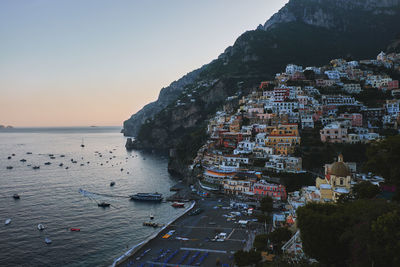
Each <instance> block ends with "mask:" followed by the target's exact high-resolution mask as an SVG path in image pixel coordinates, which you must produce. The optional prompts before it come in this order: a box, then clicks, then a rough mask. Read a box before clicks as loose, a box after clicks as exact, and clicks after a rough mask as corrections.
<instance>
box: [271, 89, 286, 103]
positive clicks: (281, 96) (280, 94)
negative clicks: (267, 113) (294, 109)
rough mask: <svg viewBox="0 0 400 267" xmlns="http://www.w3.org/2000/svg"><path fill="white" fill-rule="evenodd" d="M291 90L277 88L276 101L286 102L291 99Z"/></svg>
mask: <svg viewBox="0 0 400 267" xmlns="http://www.w3.org/2000/svg"><path fill="white" fill-rule="evenodd" d="M289 94H290V89H289V88H275V89H274V99H275V101H285V100H286V99H287V98H289Z"/></svg>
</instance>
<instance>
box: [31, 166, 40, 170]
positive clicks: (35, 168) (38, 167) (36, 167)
mask: <svg viewBox="0 0 400 267" xmlns="http://www.w3.org/2000/svg"><path fill="white" fill-rule="evenodd" d="M32 169H34V170H38V169H40V166H33V167H32Z"/></svg>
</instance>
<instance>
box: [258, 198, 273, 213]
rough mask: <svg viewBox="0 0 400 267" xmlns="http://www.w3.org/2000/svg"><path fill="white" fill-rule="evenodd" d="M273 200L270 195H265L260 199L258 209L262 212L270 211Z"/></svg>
mask: <svg viewBox="0 0 400 267" xmlns="http://www.w3.org/2000/svg"><path fill="white" fill-rule="evenodd" d="M272 204H273V200H272V198H271V197H270V196H265V197H263V198H262V199H261V201H260V209H261V211H263V212H271V211H272Z"/></svg>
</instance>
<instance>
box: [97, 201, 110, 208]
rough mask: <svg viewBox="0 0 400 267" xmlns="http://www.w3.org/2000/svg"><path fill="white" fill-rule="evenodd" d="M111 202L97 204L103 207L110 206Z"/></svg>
mask: <svg viewBox="0 0 400 267" xmlns="http://www.w3.org/2000/svg"><path fill="white" fill-rule="evenodd" d="M110 205H111V204H110V203H106V202H101V203H97V206H99V207H102V208H106V207H110Z"/></svg>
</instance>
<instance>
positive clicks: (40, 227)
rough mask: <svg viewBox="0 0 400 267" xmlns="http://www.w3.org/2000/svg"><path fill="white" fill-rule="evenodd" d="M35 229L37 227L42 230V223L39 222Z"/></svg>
mask: <svg viewBox="0 0 400 267" xmlns="http://www.w3.org/2000/svg"><path fill="white" fill-rule="evenodd" d="M37 229H38V230H39V231H42V230H44V225H43V224H41V223H39V224H38V225H37Z"/></svg>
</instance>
